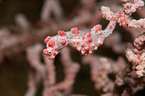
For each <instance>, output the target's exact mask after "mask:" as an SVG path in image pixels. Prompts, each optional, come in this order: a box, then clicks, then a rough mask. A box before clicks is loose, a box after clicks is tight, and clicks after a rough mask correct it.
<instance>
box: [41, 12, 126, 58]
mask: <svg viewBox="0 0 145 96" xmlns="http://www.w3.org/2000/svg"><path fill="white" fill-rule="evenodd" d="M121 14H122V13H121V12H120V11H118V12H116V13H115V14H114V16H113V17H112V18H111V20H110V22H109V24H108V26H107V27H106V29H105V30H102V26H101V25H99V24H98V25H96V26H94V27H93V28H92V29H91V31H90V32H87V33H85V32H82V31H80V30H78V28H77V27H74V28H72V29H71V30H70V31H68V32H64V31H58V35H56V36H53V37H50V36H48V37H46V39H45V40H44V42H45V43H46V47H47V49H44V50H43V53H44V54H45V55H46V56H48V57H49V59H54V58H55V56H56V55H57V54H58V53H59V51H60V50H61V49H62V48H64V47H65V46H67V45H70V46H72V47H74V48H76V49H77V50H78V51H80V52H81V54H83V55H84V54H85V55H87V54H92V51H94V50H97V49H98V47H99V46H100V45H102V44H103V41H104V39H105V38H107V37H108V36H109V35H110V34H112V32H113V31H114V29H115V26H116V22H117V20H118V18H119V17H121V16H122V15H121ZM121 19H122V20H121V21H122V22H121V23H122V24H123V25H124V24H126V22H125V20H124V18H123V17H122V18H121Z"/></svg>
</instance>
